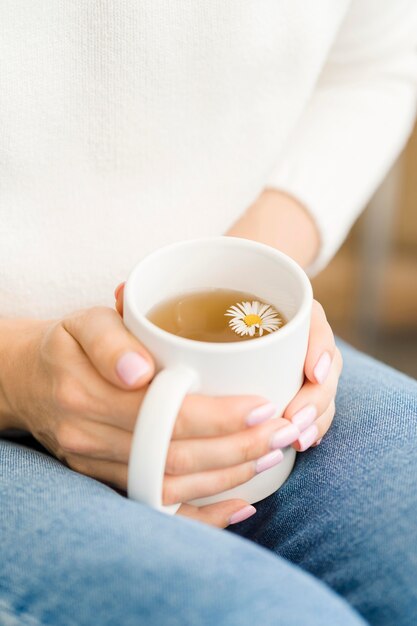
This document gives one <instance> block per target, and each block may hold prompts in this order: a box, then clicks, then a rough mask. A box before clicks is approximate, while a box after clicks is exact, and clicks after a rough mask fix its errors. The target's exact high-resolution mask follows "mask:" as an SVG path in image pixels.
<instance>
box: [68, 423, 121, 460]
mask: <svg viewBox="0 0 417 626" xmlns="http://www.w3.org/2000/svg"><path fill="white" fill-rule="evenodd" d="M57 439H58V445H59V447H60V450H61V451H62V452H63V453H64V456H65V455H67V454H74V455H77V456H85V457H89V458H92V459H98V460H102V461H116V462H118V463H128V461H129V456H130V449H131V446H132V433H131V432H128V431H127V430H123V429H121V428H118V427H116V426H110V425H108V424H103V423H100V422H96V421H91V420H86V419H84V418H77V417H72V418H71V419H70V420H67V421H62V422H61V423H60V425H59V429H58V437H57Z"/></svg>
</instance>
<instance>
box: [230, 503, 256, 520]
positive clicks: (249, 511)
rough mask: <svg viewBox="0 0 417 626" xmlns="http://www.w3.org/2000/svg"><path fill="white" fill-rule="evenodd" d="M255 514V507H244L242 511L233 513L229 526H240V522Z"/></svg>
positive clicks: (249, 505)
mask: <svg viewBox="0 0 417 626" xmlns="http://www.w3.org/2000/svg"><path fill="white" fill-rule="evenodd" d="M255 513H256V509H255V507H254V506H252V505H251V504H248V505H247V506H244V507H243V509H240V511H236V513H233V515H232V516H231V518H230V519H229V524H238V523H239V522H243V521H244V520H245V519H248V518H249V517H252V515H255Z"/></svg>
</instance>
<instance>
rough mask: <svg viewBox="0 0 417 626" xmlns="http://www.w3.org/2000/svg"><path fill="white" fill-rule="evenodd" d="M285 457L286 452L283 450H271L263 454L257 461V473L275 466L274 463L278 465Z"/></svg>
mask: <svg viewBox="0 0 417 626" xmlns="http://www.w3.org/2000/svg"><path fill="white" fill-rule="evenodd" d="M283 458H284V454H283V452H282V450H274V451H273V452H269V453H268V454H265V455H264V456H261V457H260V458H259V459H258V460H257V461H256V465H255V467H256V473H257V474H260V473H261V472H264V471H265V470H267V469H269V468H271V467H274V465H278V463H281V461H282V459H283Z"/></svg>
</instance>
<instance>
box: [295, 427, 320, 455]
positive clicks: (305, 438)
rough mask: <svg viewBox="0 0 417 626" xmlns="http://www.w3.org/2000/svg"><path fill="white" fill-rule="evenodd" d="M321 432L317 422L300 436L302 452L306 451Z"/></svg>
mask: <svg viewBox="0 0 417 626" xmlns="http://www.w3.org/2000/svg"><path fill="white" fill-rule="evenodd" d="M318 434H319V429H318V428H317V426H316V424H312V425H311V426H309V428H307V430H305V431H304V432H303V433H301V435H300V436H299V437H298V442H299V444H300V452H304V451H305V450H307V448H309V447H310V446H311V445H312V444H313V443H314V442H315V441H316V439H317V437H318Z"/></svg>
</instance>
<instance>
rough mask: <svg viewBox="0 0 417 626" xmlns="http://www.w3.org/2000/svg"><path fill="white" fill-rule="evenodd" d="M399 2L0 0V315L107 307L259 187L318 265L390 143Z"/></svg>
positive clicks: (397, 84)
mask: <svg viewBox="0 0 417 626" xmlns="http://www.w3.org/2000/svg"><path fill="white" fill-rule="evenodd" d="M416 41H417V1H416V0H353V1H349V0H314V2H313V1H311V0H279V1H278V0H206V1H204V0H137V1H133V0H100V1H99V0H88V1H87V0H71V1H69V0H1V2H0V316H21V315H28V316H38V317H52V316H56V315H61V314H63V313H66V312H69V311H71V310H73V309H74V308H79V307H83V306H89V305H93V304H110V305H112V303H113V297H112V292H113V287H114V286H115V285H116V284H117V283H118V282H119V281H121V280H123V279H125V278H126V275H127V273H128V271H129V270H130V268H131V267H132V266H133V264H134V263H135V262H136V261H137V260H138V259H140V258H141V257H142V256H143V255H145V254H146V253H148V252H149V251H150V250H152V249H154V248H156V247H158V246H161V245H163V244H166V243H168V242H171V241H174V240H178V239H183V238H189V237H197V236H204V235H216V234H222V233H224V232H225V230H226V229H227V228H228V227H229V226H230V225H231V223H233V221H234V220H236V219H237V217H238V216H239V215H241V214H242V212H243V211H244V210H245V209H246V208H247V207H248V206H249V205H250V204H251V202H252V201H253V200H254V199H255V198H256V197H257V196H258V194H259V193H260V192H261V191H262V189H263V188H265V187H266V186H274V187H277V188H280V189H283V190H285V191H288V192H289V193H291V194H293V195H295V196H296V197H297V198H299V199H300V200H301V202H303V203H304V204H305V205H306V206H307V207H308V209H309V210H310V211H311V213H312V214H313V216H314V218H315V219H316V221H317V224H318V227H319V229H320V232H321V236H322V248H321V252H320V257H319V259H318V260H317V262H316V263H315V267H314V268H313V271H316V270H317V269H319V268H320V267H322V266H323V265H324V264H325V263H326V262H327V261H328V259H329V258H330V256H331V255H332V254H333V253H334V251H335V250H336V249H337V247H338V246H339V245H340V243H341V241H342V239H343V237H344V236H345V234H346V232H347V230H348V229H349V227H350V225H351V224H352V222H353V220H354V219H355V217H356V215H357V214H358V212H359V211H360V209H361V208H362V207H363V205H364V203H365V202H366V200H367V199H368V197H369V196H370V194H371V193H372V191H373V190H374V189H375V187H376V185H377V183H378V182H379V181H380V180H381V178H382V176H383V175H384V173H385V172H386V170H387V168H388V167H389V165H390V164H391V163H392V161H393V159H394V158H395V157H396V155H397V154H398V152H399V151H400V150H401V148H402V146H403V144H404V142H405V140H406V138H407V136H408V134H409V131H410V128H411V126H412V122H413V117H414V113H415V107H416V92H417V87H416V85H417V67H416Z"/></svg>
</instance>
